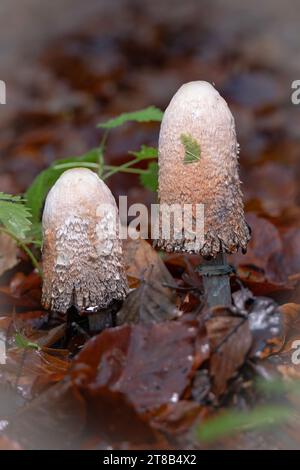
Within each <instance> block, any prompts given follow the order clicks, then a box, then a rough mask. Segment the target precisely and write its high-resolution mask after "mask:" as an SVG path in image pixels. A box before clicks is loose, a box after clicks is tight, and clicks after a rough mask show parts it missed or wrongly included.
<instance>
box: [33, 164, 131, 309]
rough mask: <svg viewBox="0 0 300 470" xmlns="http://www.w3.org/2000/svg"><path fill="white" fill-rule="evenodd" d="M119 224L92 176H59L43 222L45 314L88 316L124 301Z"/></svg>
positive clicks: (105, 191) (75, 172)
mask: <svg viewBox="0 0 300 470" xmlns="http://www.w3.org/2000/svg"><path fill="white" fill-rule="evenodd" d="M118 222H119V218H118V210H117V205H116V202H115V199H114V197H113V195H112V193H111V191H110V190H109V188H108V187H107V186H106V184H105V183H104V182H103V181H102V180H101V179H100V178H99V177H98V176H97V175H96V174H95V173H93V172H92V171H90V170H88V169H85V168H75V169H72V170H68V171H66V172H65V173H63V174H62V175H61V176H60V178H59V179H58V180H57V182H56V183H55V185H54V186H53V187H52V189H51V190H50V192H49V194H48V196H47V199H46V203H45V208H44V213H43V221H42V224H43V272H44V282H43V295H42V303H43V305H44V306H45V308H48V309H51V310H53V311H58V312H61V313H66V312H67V310H68V309H69V308H70V307H72V306H74V307H76V309H77V310H78V311H79V312H83V311H85V312H87V313H92V312H98V311H99V310H102V309H106V308H108V307H109V306H110V305H111V304H112V303H113V302H114V301H118V300H123V299H124V298H125V297H126V295H127V292H128V285H127V278H126V272H125V266H124V260H123V254H122V244H121V240H120V239H119V235H118V228H119V227H118Z"/></svg>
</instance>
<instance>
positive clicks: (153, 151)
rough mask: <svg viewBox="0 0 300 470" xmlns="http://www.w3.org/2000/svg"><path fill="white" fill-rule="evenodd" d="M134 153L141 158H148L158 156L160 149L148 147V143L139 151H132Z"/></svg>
mask: <svg viewBox="0 0 300 470" xmlns="http://www.w3.org/2000/svg"><path fill="white" fill-rule="evenodd" d="M129 153H131V154H132V155H134V156H135V157H136V158H139V159H140V160H146V159H147V158H157V155H158V150H157V148H155V147H148V146H147V145H142V146H141V149H140V150H138V151H137V152H135V151H130V152H129Z"/></svg>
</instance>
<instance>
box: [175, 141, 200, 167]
mask: <svg viewBox="0 0 300 470" xmlns="http://www.w3.org/2000/svg"><path fill="white" fill-rule="evenodd" d="M180 141H181V143H182V145H183V146H184V150H185V154H184V160H183V163H185V164H188V163H194V162H198V161H199V160H200V155H201V148H200V144H199V143H198V142H197V140H195V139H194V138H193V137H192V136H191V135H190V134H181V136H180Z"/></svg>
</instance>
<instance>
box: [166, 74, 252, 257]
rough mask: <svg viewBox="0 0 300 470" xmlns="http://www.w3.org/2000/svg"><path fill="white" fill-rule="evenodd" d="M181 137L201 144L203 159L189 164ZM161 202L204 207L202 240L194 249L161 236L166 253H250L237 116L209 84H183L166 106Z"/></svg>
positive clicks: (188, 241)
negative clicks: (246, 251)
mask: <svg viewBox="0 0 300 470" xmlns="http://www.w3.org/2000/svg"><path fill="white" fill-rule="evenodd" d="M182 136H189V137H190V138H192V139H193V140H195V141H196V143H197V144H199V146H200V157H199V159H198V160H197V159H196V160H195V161H193V162H192V163H186V162H185V161H184V160H185V147H184V145H183V143H182ZM159 200H160V204H166V205H171V204H176V203H177V204H178V203H179V204H181V205H183V204H193V205H195V204H203V205H204V242H203V243H202V246H200V247H199V248H198V249H197V250H193V249H192V250H191V248H190V246H191V244H190V242H191V240H190V239H189V240H187V239H185V238H183V239H182V240H176V239H174V237H173V238H172V235H171V237H170V239H164V238H163V237H162V235H160V239H159V240H158V241H157V244H158V246H159V247H161V248H163V249H165V250H166V251H189V252H191V251H192V252H197V253H200V254H202V255H203V256H213V257H215V256H216V255H217V254H218V253H219V252H228V253H233V252H235V251H237V250H238V248H242V250H243V251H244V250H246V247H247V243H248V241H249V239H250V233H249V228H248V226H247V224H246V222H245V218H244V208H243V202H242V193H241V189H240V180H239V174H238V145H237V141H236V132H235V123H234V118H233V116H232V114H231V112H230V110H229V108H228V106H227V103H226V101H225V100H224V99H223V98H222V97H221V96H220V94H219V93H218V91H217V90H216V89H215V88H214V87H213V86H212V85H211V84H209V83H207V82H204V81H195V82H190V83H187V84H185V85H183V86H182V87H181V88H180V89H179V90H178V91H177V93H176V94H175V95H174V96H173V98H172V100H171V102H170V104H169V106H168V107H167V109H166V111H165V114H164V117H163V121H162V124H161V129H160V136H159Z"/></svg>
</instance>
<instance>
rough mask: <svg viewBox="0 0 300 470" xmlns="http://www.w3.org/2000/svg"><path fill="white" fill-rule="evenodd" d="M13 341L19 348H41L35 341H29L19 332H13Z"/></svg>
mask: <svg viewBox="0 0 300 470" xmlns="http://www.w3.org/2000/svg"><path fill="white" fill-rule="evenodd" d="M15 343H16V346H18V348H21V349H36V350H39V349H41V348H40V346H39V345H38V344H37V343H33V342H32V341H29V340H28V339H27V338H25V336H23V335H22V334H21V333H16V334H15Z"/></svg>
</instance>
